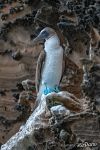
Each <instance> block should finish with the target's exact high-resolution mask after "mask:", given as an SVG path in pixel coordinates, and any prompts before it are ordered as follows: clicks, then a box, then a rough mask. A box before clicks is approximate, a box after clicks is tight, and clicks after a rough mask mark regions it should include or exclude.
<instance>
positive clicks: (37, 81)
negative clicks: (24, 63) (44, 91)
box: [35, 51, 46, 93]
mask: <svg viewBox="0 0 100 150" xmlns="http://www.w3.org/2000/svg"><path fill="white" fill-rule="evenodd" d="M45 56H46V53H45V51H42V52H41V53H40V55H39V58H38V61H37V66H36V74H35V86H36V92H37V93H38V91H39V86H40V81H41V71H42V68H43V64H44V61H45Z"/></svg>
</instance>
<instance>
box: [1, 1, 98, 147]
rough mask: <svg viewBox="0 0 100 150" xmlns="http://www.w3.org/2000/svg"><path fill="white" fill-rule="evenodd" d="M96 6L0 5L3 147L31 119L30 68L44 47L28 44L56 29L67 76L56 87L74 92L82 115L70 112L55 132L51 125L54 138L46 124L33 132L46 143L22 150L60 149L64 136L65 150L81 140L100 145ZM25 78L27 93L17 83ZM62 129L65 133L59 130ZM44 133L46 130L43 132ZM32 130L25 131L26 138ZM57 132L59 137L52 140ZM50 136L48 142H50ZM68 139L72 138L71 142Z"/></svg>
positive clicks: (85, 3) (33, 93) (89, 3)
mask: <svg viewBox="0 0 100 150" xmlns="http://www.w3.org/2000/svg"><path fill="white" fill-rule="evenodd" d="M99 5H100V2H99V1H98V0H90V1H88V0H82V1H74V0H71V1H69V0H68V1H65V0H56V1H53V0H41V1H38V0H34V1H31V0H25V1H24V0H20V1H17V0H8V1H6V0H4V1H1V2H0V131H1V134H0V143H1V144H4V143H6V142H7V140H8V139H9V138H10V137H11V136H13V135H14V134H15V133H16V132H18V130H19V128H20V126H21V125H22V124H24V123H25V122H26V120H27V119H28V117H29V116H30V115H31V114H32V115H31V117H30V118H31V119H32V117H33V116H34V115H33V114H34V112H33V108H34V101H35V99H36V91H35V83H34V79H35V68H36V62H37V58H38V56H39V53H40V51H41V50H42V48H43V46H42V44H40V45H36V46H33V43H32V39H34V38H35V37H36V35H37V34H38V33H39V32H40V30H41V29H43V28H44V27H45V26H49V27H52V28H54V29H55V30H56V32H57V33H58V35H59V37H60V39H61V44H62V45H63V47H64V49H65V54H66V72H65V74H64V77H63V80H62V83H61V89H62V91H68V92H70V93H73V94H74V96H76V97H77V99H79V100H80V102H81V105H82V106H83V108H84V110H83V111H85V112H84V113H82V114H77V113H75V114H73V116H69V118H67V119H65V118H66V117H65V118H64V119H63V121H64V122H63V121H61V122H60V123H61V127H60V129H59V128H57V127H55V126H53V127H54V128H55V129H54V131H53V133H52V132H50V131H49V129H52V128H51V126H47V125H48V123H47V124H46V128H44V127H40V128H38V130H39V131H36V135H35V137H38V134H39V133H40V132H41V130H42V132H43V133H45V134H46V135H45V137H47V139H48V141H45V140H44V141H42V140H43V139H42V137H41V136H40V137H39V139H38V138H37V139H34V141H35V143H34V144H33V145H32V144H28V145H27V144H26V145H27V146H26V145H25V146H26V147H27V149H50V148H51V149H52V148H53V149H54V147H59V149H65V147H64V145H65V143H66V141H67V142H68V140H66V141H64V140H63V137H62V135H64V136H65V138H64V139H67V137H68V139H69V143H67V144H68V146H69V149H71V147H70V142H71V144H73V143H74V144H75V143H78V142H79V143H80V142H81V143H82V142H83V143H84V142H85V141H87V142H88V143H89V142H90V143H91V142H94V143H99V138H100V135H99V124H100V121H99V117H100V116H99V113H100V108H99V103H100V102H99V100H100V98H99V96H100V92H99V76H100V73H99V70H100V67H99V64H100V58H99V57H100V17H99V16H100V8H99ZM26 79H30V80H32V82H33V85H32V87H33V88H32V91H31V92H30V89H27V90H26V89H24V88H23V86H22V84H21V82H22V81H23V80H26ZM23 95H24V97H25V99H24V100H25V101H24V100H23ZM60 100H61V99H60ZM20 103H21V104H22V105H23V107H17V106H18V105H17V104H20ZM53 104H55V103H53ZM16 105H17V106H16ZM16 107H17V110H18V111H17V110H16ZM69 109H71V108H69ZM87 111H88V112H87ZM30 118H29V119H28V120H27V123H26V125H25V127H23V129H21V130H22V131H25V132H26V128H27V126H28V122H30V120H31V119H30ZM70 118H71V119H70ZM31 123H32V125H33V124H34V121H33V122H32V120H31ZM68 124H69V125H68ZM34 125H35V124H34ZM67 125H68V129H67ZM30 126H31V125H30ZM63 126H64V127H65V128H62V127H63ZM41 128H42V129H41ZM44 130H47V131H45V132H44ZM56 130H58V131H56ZM22 131H19V132H20V133H19V132H18V134H19V135H18V134H16V135H15V137H16V138H17V137H18V136H19V137H20V136H22ZM31 131H32V130H30V131H29V132H30V134H31ZM42 132H41V134H42ZM56 132H57V136H58V137H59V138H55V139H54V137H56V135H55V134H56ZM51 134H53V135H51ZM23 135H24V133H23ZM49 135H50V136H51V137H52V138H51V140H50V139H49V138H50V136H49ZM23 137H24V136H23ZM69 137H70V138H72V141H71V139H70V138H69ZM12 139H13V138H11V140H12ZM23 139H24V138H23ZM79 139H80V140H79ZM11 140H10V141H11ZM18 140H20V139H18ZM26 141H27V142H28V141H29V140H27V138H26V140H25V141H24V143H25V142H26ZM38 141H42V142H41V143H42V144H41V143H39V144H38V146H37V143H38ZM27 142H26V143H27ZM8 143H9V142H8ZM22 143H23V142H22ZM57 144H58V145H57ZM19 145H20V144H19ZM98 145H99V144H98ZM61 146H62V147H63V148H62V147H61ZM74 146H76V145H74ZM98 147H99V146H98ZM67 148H68V147H66V149H67ZM74 148H75V147H74ZM90 148H91V147H90ZM93 148H96V147H93ZM24 149H25V148H24ZM76 149H77V148H76Z"/></svg>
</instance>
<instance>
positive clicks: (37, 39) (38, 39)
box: [32, 35, 44, 45]
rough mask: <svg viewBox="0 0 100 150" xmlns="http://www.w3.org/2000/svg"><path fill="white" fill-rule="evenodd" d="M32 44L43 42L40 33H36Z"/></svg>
mask: <svg viewBox="0 0 100 150" xmlns="http://www.w3.org/2000/svg"><path fill="white" fill-rule="evenodd" d="M32 43H33V44H34V45H36V44H42V43H44V39H43V37H42V36H41V35H38V36H37V37H36V38H35V39H33V42H32Z"/></svg>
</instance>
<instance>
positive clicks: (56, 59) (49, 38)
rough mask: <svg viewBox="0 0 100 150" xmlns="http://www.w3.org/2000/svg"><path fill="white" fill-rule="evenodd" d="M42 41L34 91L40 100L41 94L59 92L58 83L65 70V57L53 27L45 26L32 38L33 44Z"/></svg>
mask: <svg viewBox="0 0 100 150" xmlns="http://www.w3.org/2000/svg"><path fill="white" fill-rule="evenodd" d="M41 42H43V44H44V48H43V50H42V51H41V53H40V55H39V58H38V61H37V66H36V78H35V83H36V91H37V93H38V94H37V97H38V99H39V100H40V99H41V95H42V94H44V95H47V94H49V93H51V92H56V93H57V92H59V91H60V90H59V85H60V82H61V80H62V77H63V75H64V72H65V64H66V61H65V60H66V58H65V54H64V49H63V47H62V46H61V41H60V38H59V37H58V35H57V33H56V31H55V30H54V29H53V28H50V27H45V28H44V29H42V31H41V32H40V33H39V35H38V36H37V37H36V38H35V39H33V44H37V43H41Z"/></svg>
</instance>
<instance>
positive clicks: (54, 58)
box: [42, 51, 63, 83]
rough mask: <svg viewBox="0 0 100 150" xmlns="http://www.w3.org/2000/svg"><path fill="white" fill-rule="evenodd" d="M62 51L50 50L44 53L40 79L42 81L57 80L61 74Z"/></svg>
mask: <svg viewBox="0 0 100 150" xmlns="http://www.w3.org/2000/svg"><path fill="white" fill-rule="evenodd" d="M62 61H63V52H62V51H59V52H50V53H47V54H46V59H45V63H44V67H43V74H42V79H43V81H44V82H46V83H47V82H52V83H53V82H59V80H60V78H61V74H62Z"/></svg>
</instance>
